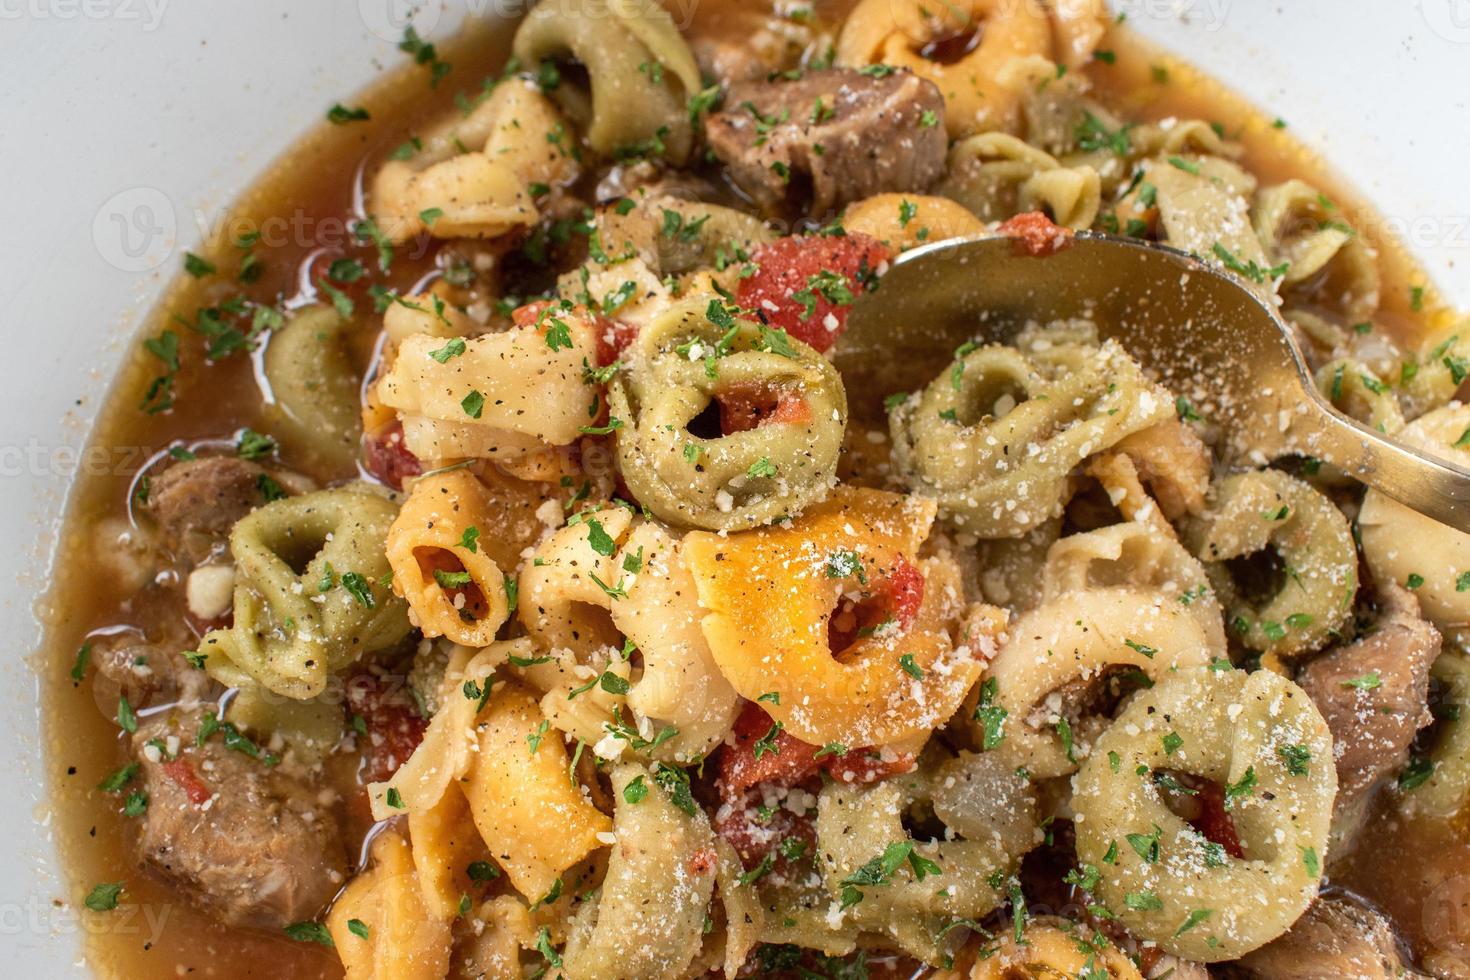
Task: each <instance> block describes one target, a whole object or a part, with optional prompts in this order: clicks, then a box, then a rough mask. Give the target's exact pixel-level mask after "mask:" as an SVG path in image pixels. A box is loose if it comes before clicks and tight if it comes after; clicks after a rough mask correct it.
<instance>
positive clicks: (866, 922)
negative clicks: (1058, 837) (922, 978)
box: [817, 752, 1040, 962]
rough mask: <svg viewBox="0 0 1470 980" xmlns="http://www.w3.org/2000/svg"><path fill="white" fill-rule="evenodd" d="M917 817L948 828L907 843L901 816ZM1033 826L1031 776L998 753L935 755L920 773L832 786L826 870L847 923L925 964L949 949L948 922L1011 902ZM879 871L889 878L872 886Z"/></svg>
mask: <svg viewBox="0 0 1470 980" xmlns="http://www.w3.org/2000/svg"><path fill="white" fill-rule="evenodd" d="M913 812H920V813H927V814H930V815H932V817H933V818H934V819H935V820H937V821H938V822H939V823H940V824H942V825H943V828H944V829H943V831H942V832H941V833H940V834H939V835H938V839H937V840H934V841H924V842H920V841H915V840H914V839H913V838H912V837H911V835H910V833H909V831H908V830H906V829H905V828H904V824H903V821H902V819H901V815H902V814H904V813H913ZM1037 825H1038V815H1037V806H1036V798H1035V793H1034V791H1033V790H1032V789H1031V786H1030V784H1029V782H1028V780H1027V779H1026V778H1024V777H1023V776H1020V775H1018V774H1017V773H1016V772H1015V767H1014V766H1011V765H1009V764H1008V763H1006V762H1003V761H1001V760H1000V758H999V757H998V756H995V755H988V754H976V753H971V752H962V753H960V754H959V755H956V756H952V757H950V758H947V759H946V758H944V757H943V755H942V754H940V753H933V754H931V755H930V757H929V758H927V759H925V761H924V764H923V765H921V766H920V768H919V769H918V770H916V771H915V772H912V773H909V774H907V775H903V776H895V777H893V778H890V779H886V780H883V781H881V782H878V783H874V784H871V785H853V784H848V783H845V782H843V781H840V780H836V781H833V782H831V783H829V784H828V785H827V786H826V787H824V788H823V789H822V793H821V796H820V797H819V799H818V802H817V848H818V850H819V852H820V855H819V858H820V865H821V867H822V868H823V869H824V872H825V874H826V877H827V887H828V889H829V891H830V892H831V893H832V894H833V895H835V896H839V900H840V903H841V905H843V906H844V907H845V908H846V915H847V917H849V918H851V919H852V920H853V921H854V922H855V923H856V924H857V925H858V926H859V927H861V928H862V929H864V930H869V931H873V932H886V933H888V935H890V936H891V937H892V939H893V940H894V941H896V942H897V943H898V944H899V945H900V946H902V947H903V948H904V949H905V950H907V951H908V952H910V953H912V954H913V955H915V956H917V957H919V958H920V959H923V960H927V961H929V962H939V961H941V960H942V959H943V958H944V956H945V955H946V953H948V952H952V950H950V949H948V948H947V946H946V944H944V943H943V942H942V941H941V938H939V937H942V935H943V934H944V933H943V930H944V926H945V925H946V924H947V923H949V922H951V921H953V920H954V919H956V918H960V919H972V920H973V919H979V918H981V917H983V916H984V915H986V914H987V913H989V912H991V911H992V910H993V909H995V908H997V907H998V906H999V905H1001V904H1002V903H1003V902H1004V901H1005V897H1006V896H1005V890H1004V887H1003V883H1004V881H1005V880H1006V877H1007V876H1008V875H1010V874H1011V873H1013V872H1014V871H1015V869H1016V867H1017V866H1018V865H1019V864H1020V861H1021V857H1022V856H1023V855H1024V854H1025V853H1026V852H1027V851H1029V850H1031V849H1032V848H1033V847H1035V846H1036V845H1037V844H1038V843H1040V834H1039V833H1038V832H1037ZM895 847H898V848H902V849H903V851H902V852H896V851H895V850H894V848H895ZM895 853H897V854H898V860H897V861H894V860H893V858H892V855H893V854H895ZM889 865H892V867H890V866H889ZM877 869H882V870H883V871H886V872H887V875H888V877H890V878H891V880H888V881H884V882H883V883H881V884H876V883H875V882H876V880H877V879H878V878H881V877H882V876H881V875H877V876H875V875H874V873H873V872H874V871H875V870H877ZM867 885H871V886H872V887H865V886H867Z"/></svg>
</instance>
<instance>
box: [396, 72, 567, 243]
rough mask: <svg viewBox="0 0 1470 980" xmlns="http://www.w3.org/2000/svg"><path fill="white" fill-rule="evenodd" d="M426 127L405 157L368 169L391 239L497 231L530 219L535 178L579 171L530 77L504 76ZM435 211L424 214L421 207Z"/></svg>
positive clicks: (560, 123) (558, 179) (534, 217)
mask: <svg viewBox="0 0 1470 980" xmlns="http://www.w3.org/2000/svg"><path fill="white" fill-rule="evenodd" d="M457 117H458V114H457V113H456V118H455V119H454V120H452V121H450V122H448V123H445V124H443V125H441V126H439V127H438V128H436V129H434V130H433V131H431V132H430V133H428V134H427V135H426V136H425V138H423V139H421V140H420V144H421V146H420V148H419V150H418V151H417V152H416V153H414V154H413V155H412V156H411V157H409V159H407V160H396V159H395V160H389V161H387V162H386V163H384V164H383V165H382V166H381V167H380V168H379V169H378V171H377V173H376V174H375V175H374V176H373V178H372V182H371V187H370V195H369V198H368V210H369V211H370V212H371V213H372V215H373V216H374V218H375V219H376V220H377V222H378V224H379V226H380V227H381V229H382V231H383V233H384V234H385V235H387V236H388V237H389V238H390V239H391V240H393V241H395V242H402V241H407V240H408V239H410V238H413V237H414V236H415V235H417V234H420V233H422V232H424V231H427V232H428V233H429V234H431V235H434V236H435V237H438V238H459V237H479V238H495V237H497V236H500V235H505V234H507V233H508V232H511V231H514V230H516V229H520V228H528V227H530V226H532V225H534V224H535V223H536V222H537V221H538V220H539V218H540V211H539V210H538V208H537V206H536V202H535V199H534V198H533V197H532V195H531V185H532V184H537V183H539V184H544V185H546V186H548V187H553V186H558V185H561V184H563V183H568V182H570V181H571V180H573V179H574V178H575V177H576V175H577V171H578V169H579V168H578V165H577V161H576V159H575V156H574V154H573V151H574V149H575V147H574V145H573V142H572V141H573V139H574V137H573V136H572V135H571V132H570V130H569V128H568V126H567V123H566V121H565V120H564V119H563V118H562V116H561V113H560V112H558V111H557V108H556V106H555V105H553V104H552V102H551V101H550V100H549V99H547V98H546V96H544V95H542V94H541V92H540V90H539V89H538V88H537V87H536V86H535V85H534V84H532V83H531V82H528V81H524V80H521V79H515V78H512V79H507V80H505V81H502V82H501V83H500V84H498V85H497V86H496V87H495V90H494V91H493V92H491V93H490V96H489V97H488V98H487V99H485V100H484V101H483V102H481V103H480V104H479V105H478V106H476V107H475V109H474V110H473V112H471V114H470V115H469V116H468V117H467V118H464V119H460V118H457ZM426 212H427V213H428V214H429V215H431V216H433V215H435V212H437V216H434V217H433V220H432V221H426V220H425V218H424V215H425V213H426Z"/></svg>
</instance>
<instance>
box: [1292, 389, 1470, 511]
mask: <svg viewBox="0 0 1470 980" xmlns="http://www.w3.org/2000/svg"><path fill="white" fill-rule="evenodd" d="M1309 404H1310V405H1311V407H1312V409H1313V410H1312V411H1309V412H1307V413H1305V414H1304V416H1300V417H1298V418H1297V419H1296V420H1295V424H1294V425H1293V429H1294V430H1295V432H1296V433H1297V434H1298V437H1299V439H1300V442H1301V444H1302V445H1303V446H1305V447H1307V449H1308V451H1310V452H1311V453H1312V455H1314V456H1316V457H1318V458H1319V459H1322V460H1325V461H1326V462H1328V463H1331V464H1332V465H1334V466H1336V467H1337V468H1339V469H1341V470H1342V471H1343V472H1345V473H1347V474H1348V475H1349V476H1351V477H1353V478H1354V479H1356V480H1358V481H1360V482H1362V483H1365V484H1367V485H1368V486H1370V487H1372V488H1373V489H1375V490H1378V491H1380V492H1382V493H1385V494H1387V495H1388V496H1390V497H1392V498H1394V499H1395V500H1397V501H1399V502H1400V503H1402V504H1404V505H1405V506H1406V507H1409V508H1411V509H1413V510H1417V511H1418V512H1419V513H1421V514H1424V515H1425V516H1427V517H1432V518H1434V519H1435V520H1436V521H1439V522H1440V523H1441V524H1446V525H1448V526H1450V527H1452V528H1454V529H1455V530H1457V531H1464V532H1470V470H1465V469H1462V468H1461V467H1459V466H1455V465H1454V464H1452V463H1447V462H1445V461H1444V460H1442V459H1436V458H1435V457H1433V456H1429V455H1426V454H1424V453H1421V452H1419V451H1418V450H1416V449H1411V448H1409V447H1408V446H1405V445H1402V444H1401V443H1396V442H1393V441H1392V440H1390V439H1387V438H1385V437H1384V435H1383V434H1382V433H1380V432H1377V431H1375V430H1373V429H1370V428H1368V427H1367V426H1366V425H1363V424H1362V423H1361V422H1358V421H1356V420H1354V419H1350V418H1348V417H1347V416H1345V415H1340V414H1339V413H1337V412H1335V411H1332V410H1331V409H1329V408H1327V407H1326V406H1325V405H1322V404H1321V403H1320V402H1318V401H1317V400H1316V399H1311V400H1310V402H1309Z"/></svg>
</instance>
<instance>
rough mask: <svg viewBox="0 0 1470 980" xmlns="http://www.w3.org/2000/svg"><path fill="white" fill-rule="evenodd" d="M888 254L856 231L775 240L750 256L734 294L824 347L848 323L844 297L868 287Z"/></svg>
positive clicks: (773, 321) (777, 324)
mask: <svg viewBox="0 0 1470 980" xmlns="http://www.w3.org/2000/svg"><path fill="white" fill-rule="evenodd" d="M889 258H891V255H890V253H889V251H888V247H887V246H886V245H884V244H883V243H882V242H879V241H878V240H876V239H873V238H869V237H868V236H867V235H860V234H857V233H849V234H847V235H844V236H840V237H839V236H830V235H800V236H797V235H793V236H788V237H786V238H778V239H777V240H776V241H774V242H772V243H771V244H769V245H763V246H761V247H760V248H759V249H758V250H756V253H755V255H754V256H752V257H751V260H752V261H753V262H754V263H755V266H756V272H755V274H754V275H752V276H750V277H749V278H746V279H742V280H741V281H740V288H739V290H738V291H737V293H736V298H737V299H738V300H739V302H740V305H741V306H742V307H744V308H745V309H747V310H750V311H751V312H752V313H753V314H754V315H756V316H758V317H760V318H761V319H762V320H764V321H765V322H766V324H767V325H768V326H771V327H776V328H779V329H781V330H785V331H786V332H787V333H788V334H790V335H791V336H793V337H795V338H796V339H797V340H800V341H803V342H804V343H807V344H810V345H811V346H812V347H815V348H816V349H817V350H819V351H824V350H826V349H828V348H829V347H831V346H832V345H833V344H835V343H836V342H837V338H838V337H840V336H841V335H842V331H843V330H844V329H846V327H847V311H848V309H849V308H850V307H851V305H852V299H851V298H849V297H856V296H857V295H859V294H860V293H862V292H863V291H864V290H866V289H871V288H873V285H874V282H875V278H874V277H875V276H877V275H878V274H879V273H880V271H881V270H882V269H883V267H884V266H885V264H886V263H887V262H888V260H889ZM834 273H835V276H834V275H832V274H834ZM838 300H845V302H838ZM829 317H830V319H829Z"/></svg>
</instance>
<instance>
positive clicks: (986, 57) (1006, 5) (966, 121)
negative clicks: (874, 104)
mask: <svg viewBox="0 0 1470 980" xmlns="http://www.w3.org/2000/svg"><path fill="white" fill-rule="evenodd" d="M967 35H973V36H976V37H978V38H979V43H978V44H976V45H975V47H974V48H973V49H972V50H968V51H966V52H965V53H964V54H962V55H961V56H960V57H959V59H958V60H956V61H954V62H952V63H946V62H945V61H944V60H942V59H941V58H940V57H937V56H936V57H935V58H932V59H931V58H930V57H929V56H928V55H927V54H926V52H931V53H932V52H934V51H935V46H937V45H942V44H944V43H945V42H946V41H950V43H953V42H952V41H951V39H954V38H958V37H963V36H967ZM1051 50H1052V36H1051V25H1050V23H1049V22H1048V20H1047V15H1046V11H1045V10H1044V9H1043V8H1042V7H1041V5H1040V4H1037V3H1016V2H1014V0H960V2H958V3H945V4H927V3H924V2H923V0H862V2H861V3H859V4H858V5H857V7H856V8H855V9H854V10H853V11H852V13H851V14H849V15H848V17H847V21H846V22H845V23H844V24H843V27H842V33H841V34H839V35H838V37H837V63H838V64H839V65H846V66H850V67H861V66H863V65H871V64H883V65H893V66H894V67H896V68H907V69H909V70H910V71H912V72H914V73H915V74H916V75H919V76H920V77H922V78H927V79H928V80H929V81H931V82H933V83H934V84H935V85H937V86H938V87H939V91H940V92H941V93H942V94H943V95H944V103H945V114H944V117H945V125H946V126H947V127H948V129H949V134H950V136H951V137H952V138H958V137H961V136H967V135H969V134H971V133H976V132H984V131H986V130H992V129H995V130H1011V129H1013V128H1014V127H1015V125H1016V121H1017V118H1018V114H1019V102H1020V92H1019V91H1018V90H1016V89H1012V88H1009V87H1007V86H1005V85H1003V84H1002V83H1001V82H1000V81H999V79H998V77H997V76H998V75H999V73H1000V71H1001V69H1002V68H1004V67H1005V66H1006V65H1007V64H1008V63H1009V62H1011V61H1013V60H1015V59H1017V58H1024V57H1027V56H1029V55H1041V56H1043V57H1046V56H1049V55H1050V54H1051Z"/></svg>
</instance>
